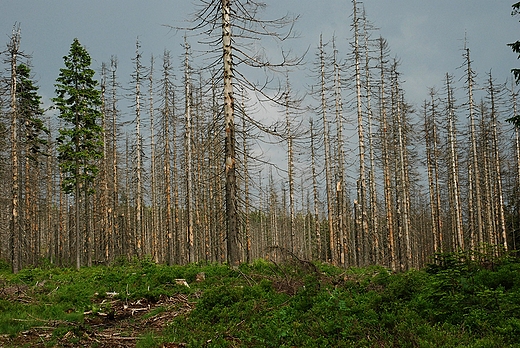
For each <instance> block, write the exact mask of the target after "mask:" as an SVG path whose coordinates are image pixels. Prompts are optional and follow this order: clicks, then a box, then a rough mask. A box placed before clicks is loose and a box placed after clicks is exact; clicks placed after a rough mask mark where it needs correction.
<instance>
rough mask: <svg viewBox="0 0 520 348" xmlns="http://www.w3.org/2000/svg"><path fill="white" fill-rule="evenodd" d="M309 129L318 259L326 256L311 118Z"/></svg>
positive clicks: (324, 258)
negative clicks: (322, 239)
mask: <svg viewBox="0 0 520 348" xmlns="http://www.w3.org/2000/svg"><path fill="white" fill-rule="evenodd" d="M309 129H310V138H311V144H310V147H311V172H312V196H313V205H314V233H315V235H316V258H317V259H318V260H326V257H323V255H322V250H321V243H322V241H321V232H320V214H319V196H318V178H317V172H316V154H315V150H314V149H315V145H314V137H315V135H314V127H313V123H312V119H311V120H310V124H309Z"/></svg>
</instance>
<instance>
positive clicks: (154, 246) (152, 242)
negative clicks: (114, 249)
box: [148, 56, 159, 262]
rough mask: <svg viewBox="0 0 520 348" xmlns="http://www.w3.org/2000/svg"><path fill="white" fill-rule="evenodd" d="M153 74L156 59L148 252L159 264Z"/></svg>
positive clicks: (151, 118) (150, 87)
mask: <svg viewBox="0 0 520 348" xmlns="http://www.w3.org/2000/svg"><path fill="white" fill-rule="evenodd" d="M153 72H154V58H153V56H152V58H151V59H150V72H149V76H148V83H149V92H148V98H149V99H148V100H149V104H150V105H149V107H150V181H151V188H150V189H151V192H150V194H151V197H150V199H151V207H150V208H151V209H150V210H151V231H150V232H151V233H150V235H149V238H148V239H149V241H148V243H149V246H148V251H149V252H150V254H151V257H152V258H153V260H154V261H155V262H159V241H158V236H157V234H158V229H159V226H158V206H157V173H156V163H155V156H156V153H155V147H156V145H155V129H154V128H155V123H154V122H155V120H154V117H155V107H154V100H153V94H154V90H153Z"/></svg>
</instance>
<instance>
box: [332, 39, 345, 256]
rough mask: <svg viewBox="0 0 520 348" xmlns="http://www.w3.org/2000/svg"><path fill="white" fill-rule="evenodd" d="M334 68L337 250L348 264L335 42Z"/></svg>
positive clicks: (337, 64)
mask: <svg viewBox="0 0 520 348" xmlns="http://www.w3.org/2000/svg"><path fill="white" fill-rule="evenodd" d="M332 43H333V50H334V53H333V66H334V97H335V98H334V99H335V109H336V110H335V111H336V113H335V117H336V138H337V139H336V144H337V151H336V167H337V168H336V201H337V202H336V206H337V209H336V218H335V219H336V220H337V235H338V240H337V249H338V252H339V262H340V263H341V264H342V265H345V264H346V257H347V256H348V252H349V248H348V243H347V240H346V239H347V238H346V235H347V226H346V221H345V220H346V217H347V211H348V207H347V202H346V199H345V189H346V184H345V152H344V146H345V145H344V140H343V101H342V96H341V68H340V65H339V62H338V57H337V55H338V51H337V49H336V43H335V41H334V40H333V42H332Z"/></svg>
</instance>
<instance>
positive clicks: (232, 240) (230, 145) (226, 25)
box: [221, 0, 240, 266]
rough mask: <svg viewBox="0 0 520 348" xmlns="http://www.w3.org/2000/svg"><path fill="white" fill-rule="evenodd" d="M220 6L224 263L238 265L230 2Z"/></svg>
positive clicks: (222, 1)
mask: <svg viewBox="0 0 520 348" xmlns="http://www.w3.org/2000/svg"><path fill="white" fill-rule="evenodd" d="M221 3H222V5H221V6H222V48H223V50H224V54H223V64H224V118H225V129H226V138H225V150H224V152H225V157H226V162H225V168H226V240H227V249H228V250H227V261H228V262H229V264H230V265H233V266H236V265H238V264H239V263H240V249H239V246H240V242H239V231H238V216H237V215H238V214H237V180H236V174H235V171H236V156H235V147H236V144H235V142H236V140H235V97H234V96H233V59H232V57H233V55H232V51H231V50H232V41H231V0H221Z"/></svg>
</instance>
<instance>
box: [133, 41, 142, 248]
mask: <svg viewBox="0 0 520 348" xmlns="http://www.w3.org/2000/svg"><path fill="white" fill-rule="evenodd" d="M140 48H141V45H140V44H139V42H137V43H136V56H135V59H134V60H135V70H134V74H135V75H134V79H135V80H134V83H135V91H134V93H135V95H134V98H135V105H134V107H135V138H136V139H135V141H136V143H135V156H136V157H135V175H136V181H135V185H136V186H135V188H136V192H135V210H136V213H135V238H136V252H137V256H138V257H141V256H142V254H143V245H142V242H143V159H142V155H143V137H142V134H141V74H142V68H143V66H142V65H141V53H140V52H139V50H140Z"/></svg>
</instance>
